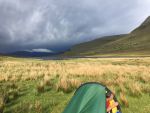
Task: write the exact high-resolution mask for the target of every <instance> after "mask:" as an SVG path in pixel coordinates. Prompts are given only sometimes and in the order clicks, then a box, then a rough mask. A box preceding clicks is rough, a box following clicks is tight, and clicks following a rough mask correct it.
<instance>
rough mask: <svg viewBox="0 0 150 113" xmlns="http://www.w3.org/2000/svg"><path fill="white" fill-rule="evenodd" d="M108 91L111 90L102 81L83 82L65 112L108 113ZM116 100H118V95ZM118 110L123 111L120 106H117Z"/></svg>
mask: <svg viewBox="0 0 150 113" xmlns="http://www.w3.org/2000/svg"><path fill="white" fill-rule="evenodd" d="M106 92H109V93H110V92H111V91H110V90H109V89H108V88H107V87H106V86H104V85H102V84H100V83H95V82H89V83H85V84H82V85H81V86H80V87H79V88H78V89H77V90H76V92H75V94H74V96H73V97H72V99H71V100H70V102H69V104H68V105H67V106H66V108H65V110H64V112H63V113H106V111H107V110H106ZM114 100H115V102H117V99H116V97H114ZM111 112H112V111H111ZM117 112H119V113H121V109H120V106H118V107H117V111H116V113H117Z"/></svg>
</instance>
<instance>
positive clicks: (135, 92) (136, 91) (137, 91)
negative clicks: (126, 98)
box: [128, 83, 142, 97]
mask: <svg viewBox="0 0 150 113" xmlns="http://www.w3.org/2000/svg"><path fill="white" fill-rule="evenodd" d="M128 88H129V93H130V94H131V96H135V97H136V96H140V95H141V94H142V88H141V86H140V84H138V83H131V84H129V86H128Z"/></svg>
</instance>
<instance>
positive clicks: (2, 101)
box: [0, 97, 5, 113]
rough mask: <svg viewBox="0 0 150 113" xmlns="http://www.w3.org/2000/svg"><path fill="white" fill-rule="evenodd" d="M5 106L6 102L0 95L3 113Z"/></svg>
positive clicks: (0, 110)
mask: <svg viewBox="0 0 150 113" xmlns="http://www.w3.org/2000/svg"><path fill="white" fill-rule="evenodd" d="M4 108H5V103H4V100H3V98H2V97H0V113H3V111H4Z"/></svg>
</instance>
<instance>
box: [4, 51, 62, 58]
mask: <svg viewBox="0 0 150 113" xmlns="http://www.w3.org/2000/svg"><path fill="white" fill-rule="evenodd" d="M58 54H60V53H49V52H29V51H17V52H13V53H8V54H5V55H7V56H14V57H46V56H54V55H58Z"/></svg>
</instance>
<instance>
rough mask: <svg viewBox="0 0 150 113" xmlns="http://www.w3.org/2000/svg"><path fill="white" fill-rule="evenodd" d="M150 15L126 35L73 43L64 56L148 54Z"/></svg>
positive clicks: (149, 47)
mask: <svg viewBox="0 0 150 113" xmlns="http://www.w3.org/2000/svg"><path fill="white" fill-rule="evenodd" d="M149 32H150V17H148V18H147V19H146V20H145V21H144V22H143V23H142V24H141V25H140V26H139V27H138V28H136V29H135V30H133V31H132V32H131V33H129V34H126V35H117V36H108V37H103V38H99V39H96V40H93V41H90V42H85V43H81V44H78V45H75V46H74V47H72V48H71V50H70V51H67V52H66V53H65V54H64V55H66V56H88V55H150V51H149V50H150V33H149Z"/></svg>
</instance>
